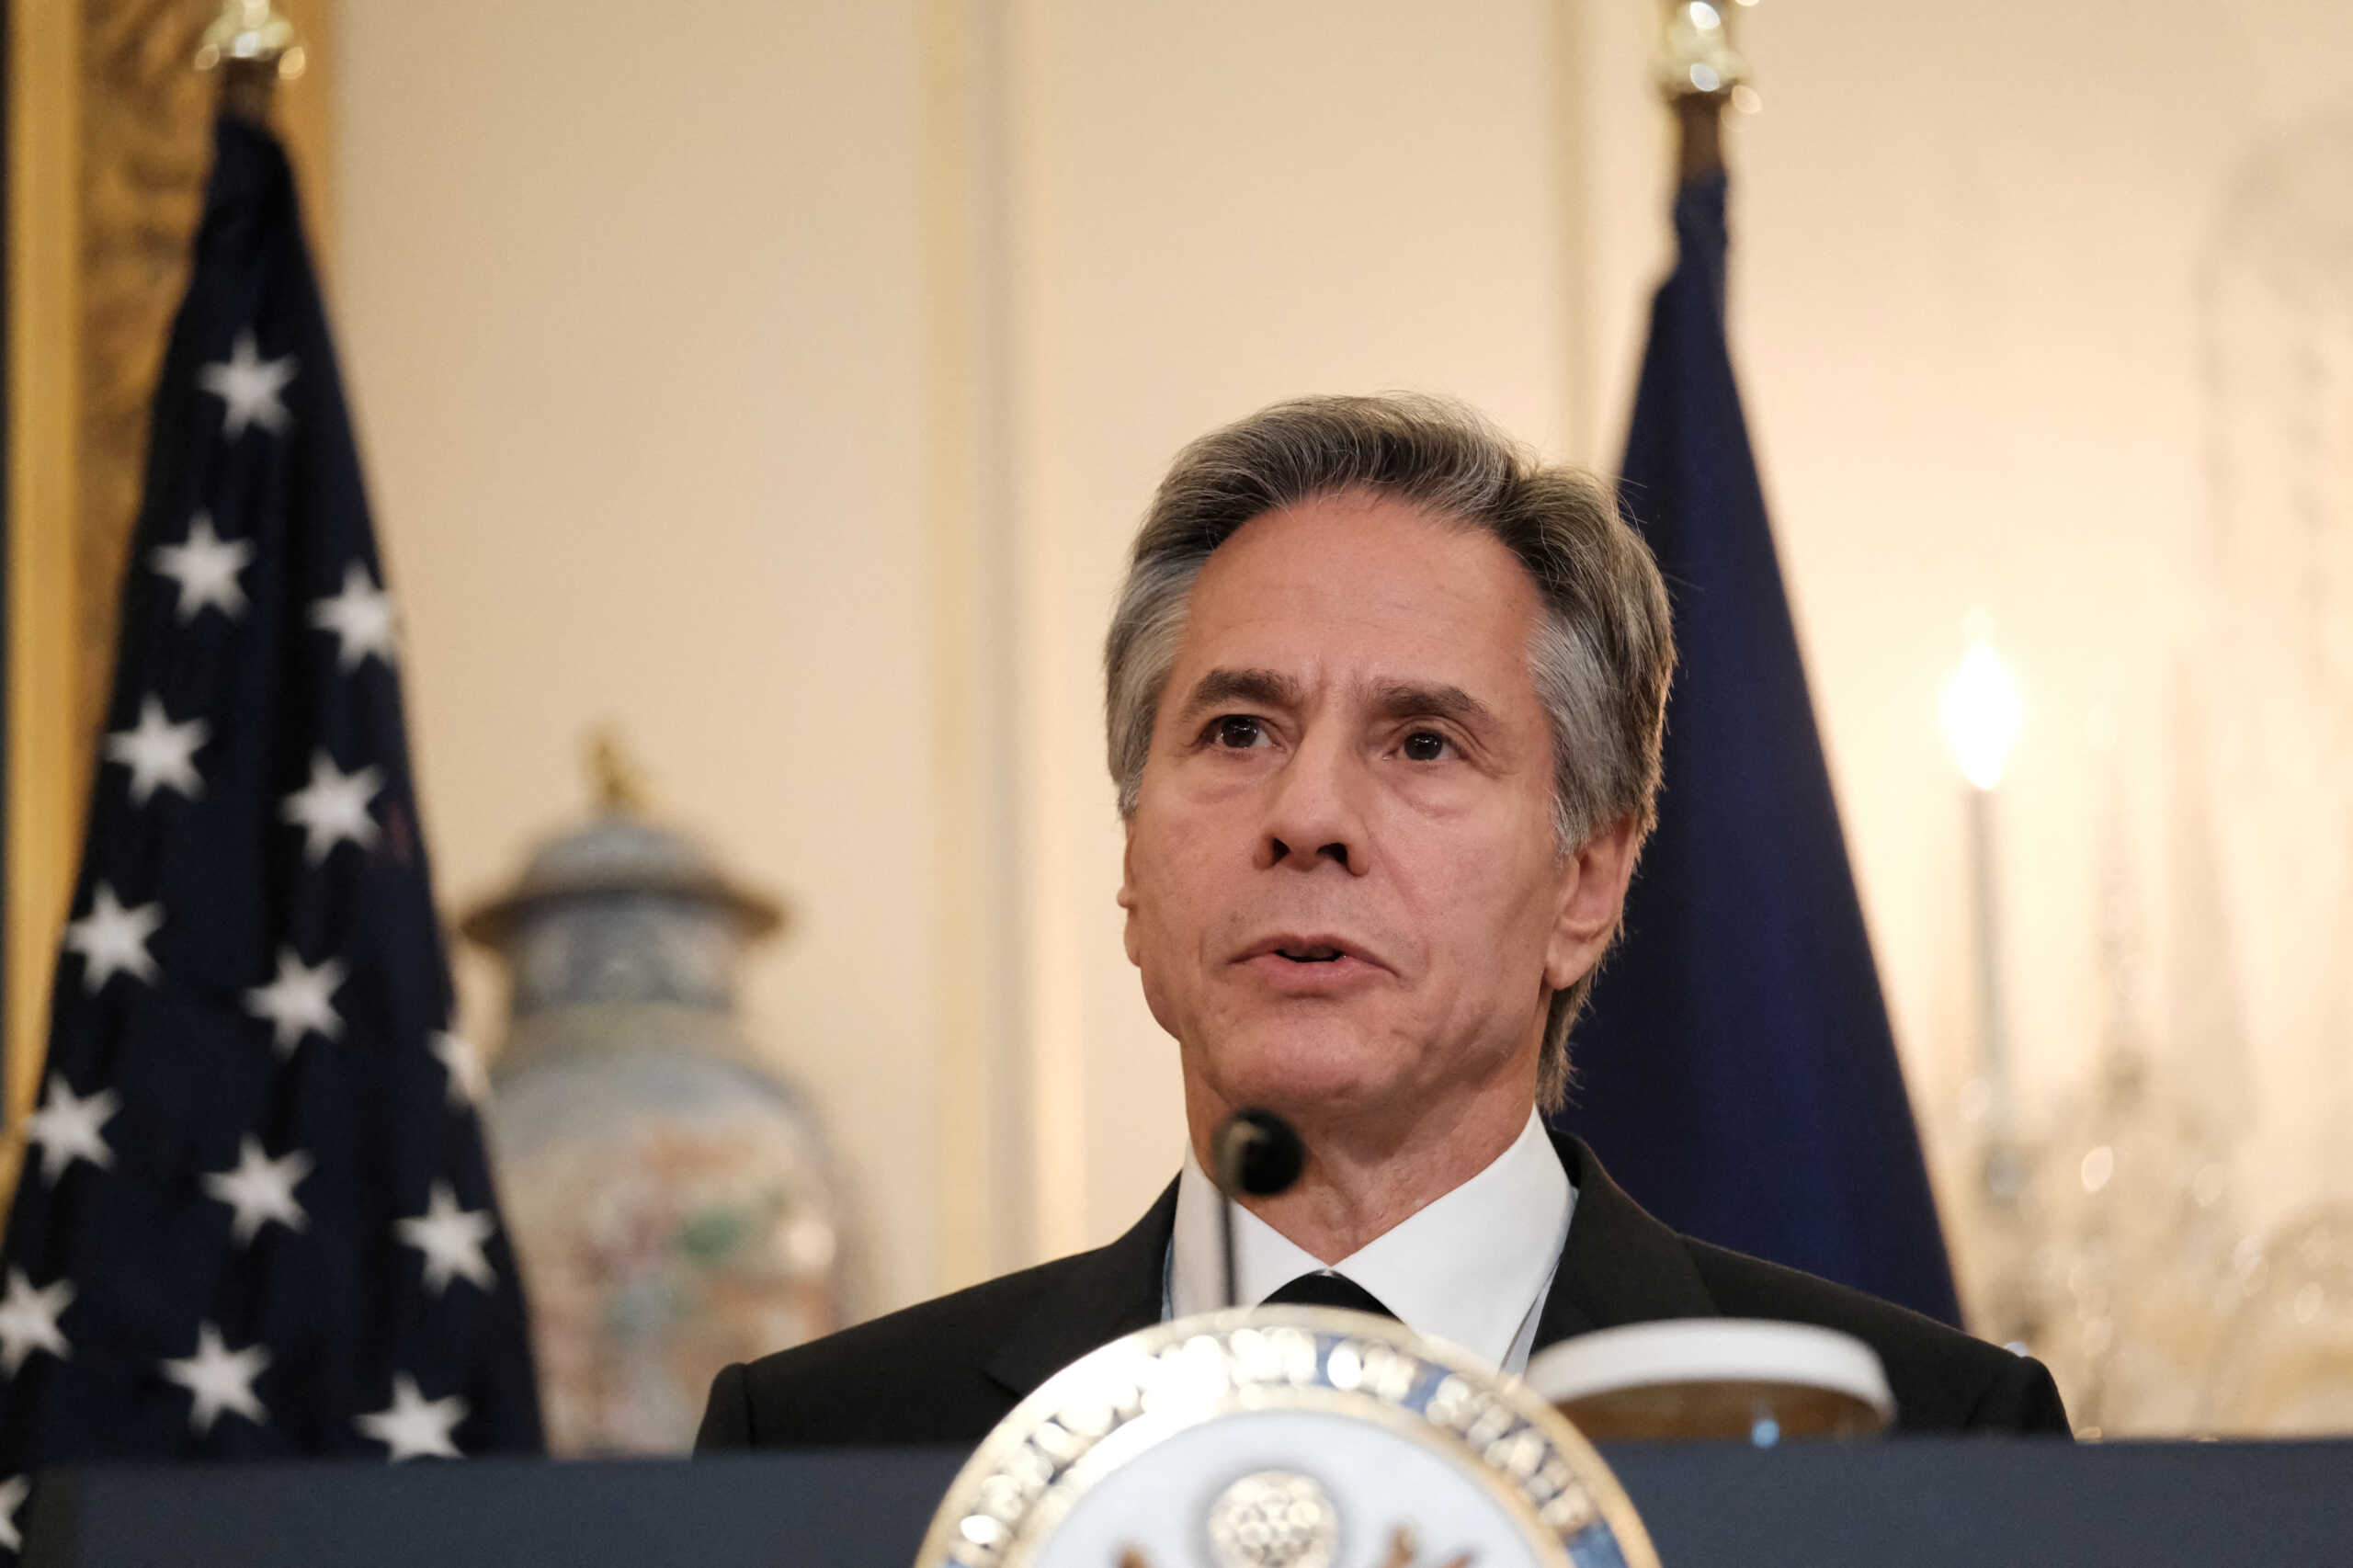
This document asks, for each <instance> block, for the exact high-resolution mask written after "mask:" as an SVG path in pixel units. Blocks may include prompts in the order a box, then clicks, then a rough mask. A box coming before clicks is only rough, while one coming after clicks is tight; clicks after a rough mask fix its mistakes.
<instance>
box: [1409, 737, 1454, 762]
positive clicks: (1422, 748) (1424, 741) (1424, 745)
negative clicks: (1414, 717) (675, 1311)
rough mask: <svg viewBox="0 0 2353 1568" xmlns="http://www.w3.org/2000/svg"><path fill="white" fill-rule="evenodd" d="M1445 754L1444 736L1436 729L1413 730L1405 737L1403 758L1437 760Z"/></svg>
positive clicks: (1423, 760) (1426, 760) (1414, 760)
mask: <svg viewBox="0 0 2353 1568" xmlns="http://www.w3.org/2000/svg"><path fill="white" fill-rule="evenodd" d="M1445 756H1446V737H1445V736H1444V735H1441V734H1439V733H1438V732H1437V731H1436V730H1415V732H1414V733H1412V734H1410V735H1407V736H1406V737H1405V760H1406V761H1408V762H1438V761H1442V760H1443V759H1444V758H1445Z"/></svg>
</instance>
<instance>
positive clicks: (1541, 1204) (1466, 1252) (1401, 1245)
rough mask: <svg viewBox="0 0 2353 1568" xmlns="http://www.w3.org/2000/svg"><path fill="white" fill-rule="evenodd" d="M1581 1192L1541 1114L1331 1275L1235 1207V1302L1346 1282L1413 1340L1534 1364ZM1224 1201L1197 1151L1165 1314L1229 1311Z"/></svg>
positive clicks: (1172, 1242)
mask: <svg viewBox="0 0 2353 1568" xmlns="http://www.w3.org/2000/svg"><path fill="white" fill-rule="evenodd" d="M1576 1200H1577V1193H1576V1187H1574V1185H1573V1184H1572V1183H1571V1182H1570V1180H1569V1173H1568V1172H1567V1171H1565V1170H1563V1169H1562V1168H1561V1158H1560V1155H1559V1154H1558V1153H1555V1152H1554V1151H1553V1148H1552V1140H1551V1139H1550V1138H1548V1137H1546V1136H1545V1134H1544V1125H1543V1123H1542V1121H1541V1120H1540V1119H1538V1117H1537V1115H1536V1113H1535V1112H1534V1111H1532V1110H1531V1111H1529V1114H1528V1126H1527V1127H1526V1128H1525V1129H1524V1130H1522V1131H1521V1132H1520V1135H1519V1136H1518V1138H1517V1139H1516V1140H1514V1141H1513V1142H1512V1145H1511V1147H1510V1148H1508V1149H1506V1150H1505V1151H1504V1152H1503V1153H1500V1154H1498V1155H1496V1156H1495V1160H1494V1161H1493V1163H1491V1164H1490V1165H1488V1166H1487V1167H1486V1169H1484V1170H1483V1171H1481V1172H1480V1173H1479V1174H1478V1175H1477V1176H1472V1178H1471V1179H1470V1180H1468V1181H1466V1182H1464V1183H1463V1184H1462V1185H1461V1186H1460V1187H1456V1188H1455V1189H1454V1190H1453V1191H1451V1192H1449V1193H1448V1194H1446V1196H1444V1197H1443V1198H1440V1199H1437V1200H1436V1201H1434V1202H1432V1203H1430V1204H1429V1205H1428V1206H1427V1207H1426V1208H1424V1209H1423V1210H1421V1211H1420V1212H1418V1213H1416V1214H1414V1215H1413V1216H1411V1217H1410V1218H1408V1219H1406V1220H1404V1221H1400V1222H1399V1223H1397V1224H1395V1225H1392V1226H1391V1227H1390V1228H1389V1229H1388V1230H1387V1231H1385V1232H1383V1233H1381V1234H1380V1235H1378V1236H1376V1237H1374V1238H1373V1239H1372V1240H1371V1241H1370V1242H1368V1243H1366V1244H1364V1245H1363V1246H1361V1247H1359V1248H1358V1249H1357V1250H1356V1251H1355V1252H1353V1253H1351V1254H1349V1255H1348V1256H1347V1257H1344V1258H1342V1259H1341V1260H1340V1261H1339V1262H1337V1263H1336V1264H1333V1265H1332V1266H1331V1267H1330V1268H1329V1269H1328V1270H1327V1269H1326V1268H1325V1267H1324V1264H1323V1262H1322V1261H1321V1260H1320V1259H1318V1258H1317V1257H1316V1256H1314V1255H1313V1254H1312V1253H1309V1252H1306V1251H1304V1250H1303V1249H1302V1248H1301V1247H1300V1246H1298V1245H1297V1244H1294V1243H1293V1242H1292V1241H1291V1240H1290V1238H1289V1237H1287V1236H1285V1235H1284V1234H1283V1233H1281V1232H1279V1231H1278V1230H1276V1229H1275V1228H1274V1227H1273V1226H1272V1225H1269V1224H1267V1222H1266V1221H1264V1220H1261V1219H1259V1218H1258V1217H1257V1216H1256V1214H1253V1213H1251V1212H1250V1210H1247V1209H1245V1208H1243V1207H1242V1206H1241V1205H1239V1204H1236V1205H1235V1206H1234V1210H1233V1268H1234V1273H1235V1274H1236V1275H1237V1276H1238V1278H1237V1279H1236V1281H1235V1290H1234V1295H1235V1298H1236V1299H1237V1300H1239V1301H1246V1302H1251V1303H1254V1304H1255V1303H1256V1302H1259V1301H1265V1300H1266V1299H1267V1297H1268V1296H1271V1295H1273V1294H1274V1293H1275V1292H1276V1291H1277V1290H1280V1289H1281V1288H1282V1287H1283V1286H1285V1285H1287V1284H1289V1283H1290V1281H1292V1280H1293V1279H1296V1278H1299V1277H1300V1276H1301V1275H1302V1274H1315V1273H1324V1272H1328V1273H1333V1274H1342V1275H1346V1276H1347V1278H1350V1279H1352V1280H1354V1281H1355V1282H1356V1283H1358V1285H1361V1286H1363V1287H1364V1288H1365V1289H1366V1290H1370V1291H1371V1292H1372V1294H1373V1295H1374V1296H1375V1297H1377V1298H1379V1300H1380V1301H1381V1305H1383V1306H1385V1307H1387V1308H1388V1309H1389V1310H1390V1311H1391V1312H1394V1313H1396V1314H1397V1318H1398V1321H1399V1322H1401V1323H1403V1324H1404V1325H1405V1326H1406V1327H1408V1328H1410V1329H1412V1330H1414V1332H1415V1333H1416V1334H1421V1335H1427V1336H1429V1337H1430V1338H1433V1339H1443V1340H1446V1341H1447V1342H1448V1343H1449V1344H1451V1345H1453V1346H1456V1347H1457V1348H1459V1349H1461V1350H1466V1351H1468V1352H1470V1353H1471V1354H1472V1356H1474V1357H1476V1358H1479V1359H1480V1360H1482V1361H1483V1362H1485V1363H1486V1364H1487V1365H1488V1366H1490V1367H1495V1368H1498V1369H1501V1370H1503V1371H1506V1372H1510V1373H1515V1374H1516V1373H1518V1372H1519V1371H1521V1370H1522V1369H1525V1368H1526V1367H1527V1365H1528V1352H1529V1347H1530V1346H1532V1345H1533V1344H1534V1342H1535V1339H1536V1320H1537V1318H1538V1316H1539V1315H1540V1313H1541V1312H1542V1311H1543V1308H1544V1298H1545V1296H1546V1294H1548V1293H1549V1292H1550V1290H1552V1271H1553V1270H1554V1269H1555V1268H1556V1267H1559V1265H1560V1260H1561V1248H1562V1247H1563V1245H1564V1244H1567V1242H1568V1239H1569V1221H1570V1218H1571V1216H1572V1215H1573V1214H1574V1212H1575V1210H1576ZM1222 1201H1223V1199H1222V1198H1221V1197H1220V1195H1219V1193H1218V1190H1217V1184H1216V1183H1214V1182H1212V1181H1211V1180H1210V1178H1209V1175H1208V1173H1206V1172H1205V1171H1203V1170H1202V1169H1201V1166H1200V1162H1199V1161H1198V1160H1196V1159H1195V1158H1194V1157H1193V1151H1192V1149H1191V1148H1190V1147H1189V1146H1188V1147H1187V1149H1186V1151H1185V1168H1184V1170H1183V1171H1182V1172H1181V1173H1180V1174H1179V1175H1178V1176H1177V1178H1176V1233H1175V1234H1174V1235H1173V1236H1171V1237H1170V1238H1169V1243H1168V1265H1167V1275H1166V1281H1167V1282H1166V1287H1165V1290H1163V1291H1162V1294H1161V1309H1162V1310H1161V1316H1162V1319H1163V1321H1165V1320H1167V1319H1169V1318H1179V1317H1190V1316H1191V1315H1193V1314H1194V1313H1195V1312H1214V1311H1216V1310H1217V1309H1219V1308H1220V1307H1222V1306H1223V1305H1225V1298H1224V1295H1223V1294H1222V1290H1223V1286H1224V1280H1223V1278H1222V1274H1223V1265H1222V1262H1221V1258H1220V1254H1221V1251H1222V1248H1221V1246H1220V1244H1219V1240H1218V1207H1219V1205H1220V1204H1221V1203H1222Z"/></svg>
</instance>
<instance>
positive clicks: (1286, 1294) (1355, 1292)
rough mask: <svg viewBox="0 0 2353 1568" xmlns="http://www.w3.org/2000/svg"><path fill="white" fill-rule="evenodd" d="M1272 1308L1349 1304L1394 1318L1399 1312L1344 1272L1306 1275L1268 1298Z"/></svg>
mask: <svg viewBox="0 0 2353 1568" xmlns="http://www.w3.org/2000/svg"><path fill="white" fill-rule="evenodd" d="M1265 1304H1266V1305H1267V1306H1270V1307H1346V1308H1347V1309H1348V1310H1349V1311H1350V1312H1370V1313H1372V1314H1373V1316H1375V1317H1384V1318H1391V1319H1394V1318H1395V1317H1396V1316H1397V1314H1396V1313H1395V1312H1391V1311H1390V1310H1389V1309H1388V1308H1387V1307H1384V1306H1382V1305H1381V1298H1380V1297H1378V1296H1376V1295H1374V1294H1373V1293H1372V1292H1371V1291H1370V1290H1366V1289H1365V1288H1364V1287H1363V1286H1361V1285H1359V1284H1358V1283H1357V1282H1356V1281H1355V1280H1353V1279H1350V1278H1347V1276H1345V1275H1340V1274H1302V1275H1301V1276H1300V1277H1299V1278H1296V1279H1294V1280H1292V1281H1291V1282H1290V1284H1288V1285H1286V1286H1284V1287H1283V1288H1282V1289H1281V1290H1278V1291H1276V1292H1275V1293H1274V1294H1273V1295H1271V1296H1269V1297H1267V1300H1266V1303H1265Z"/></svg>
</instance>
